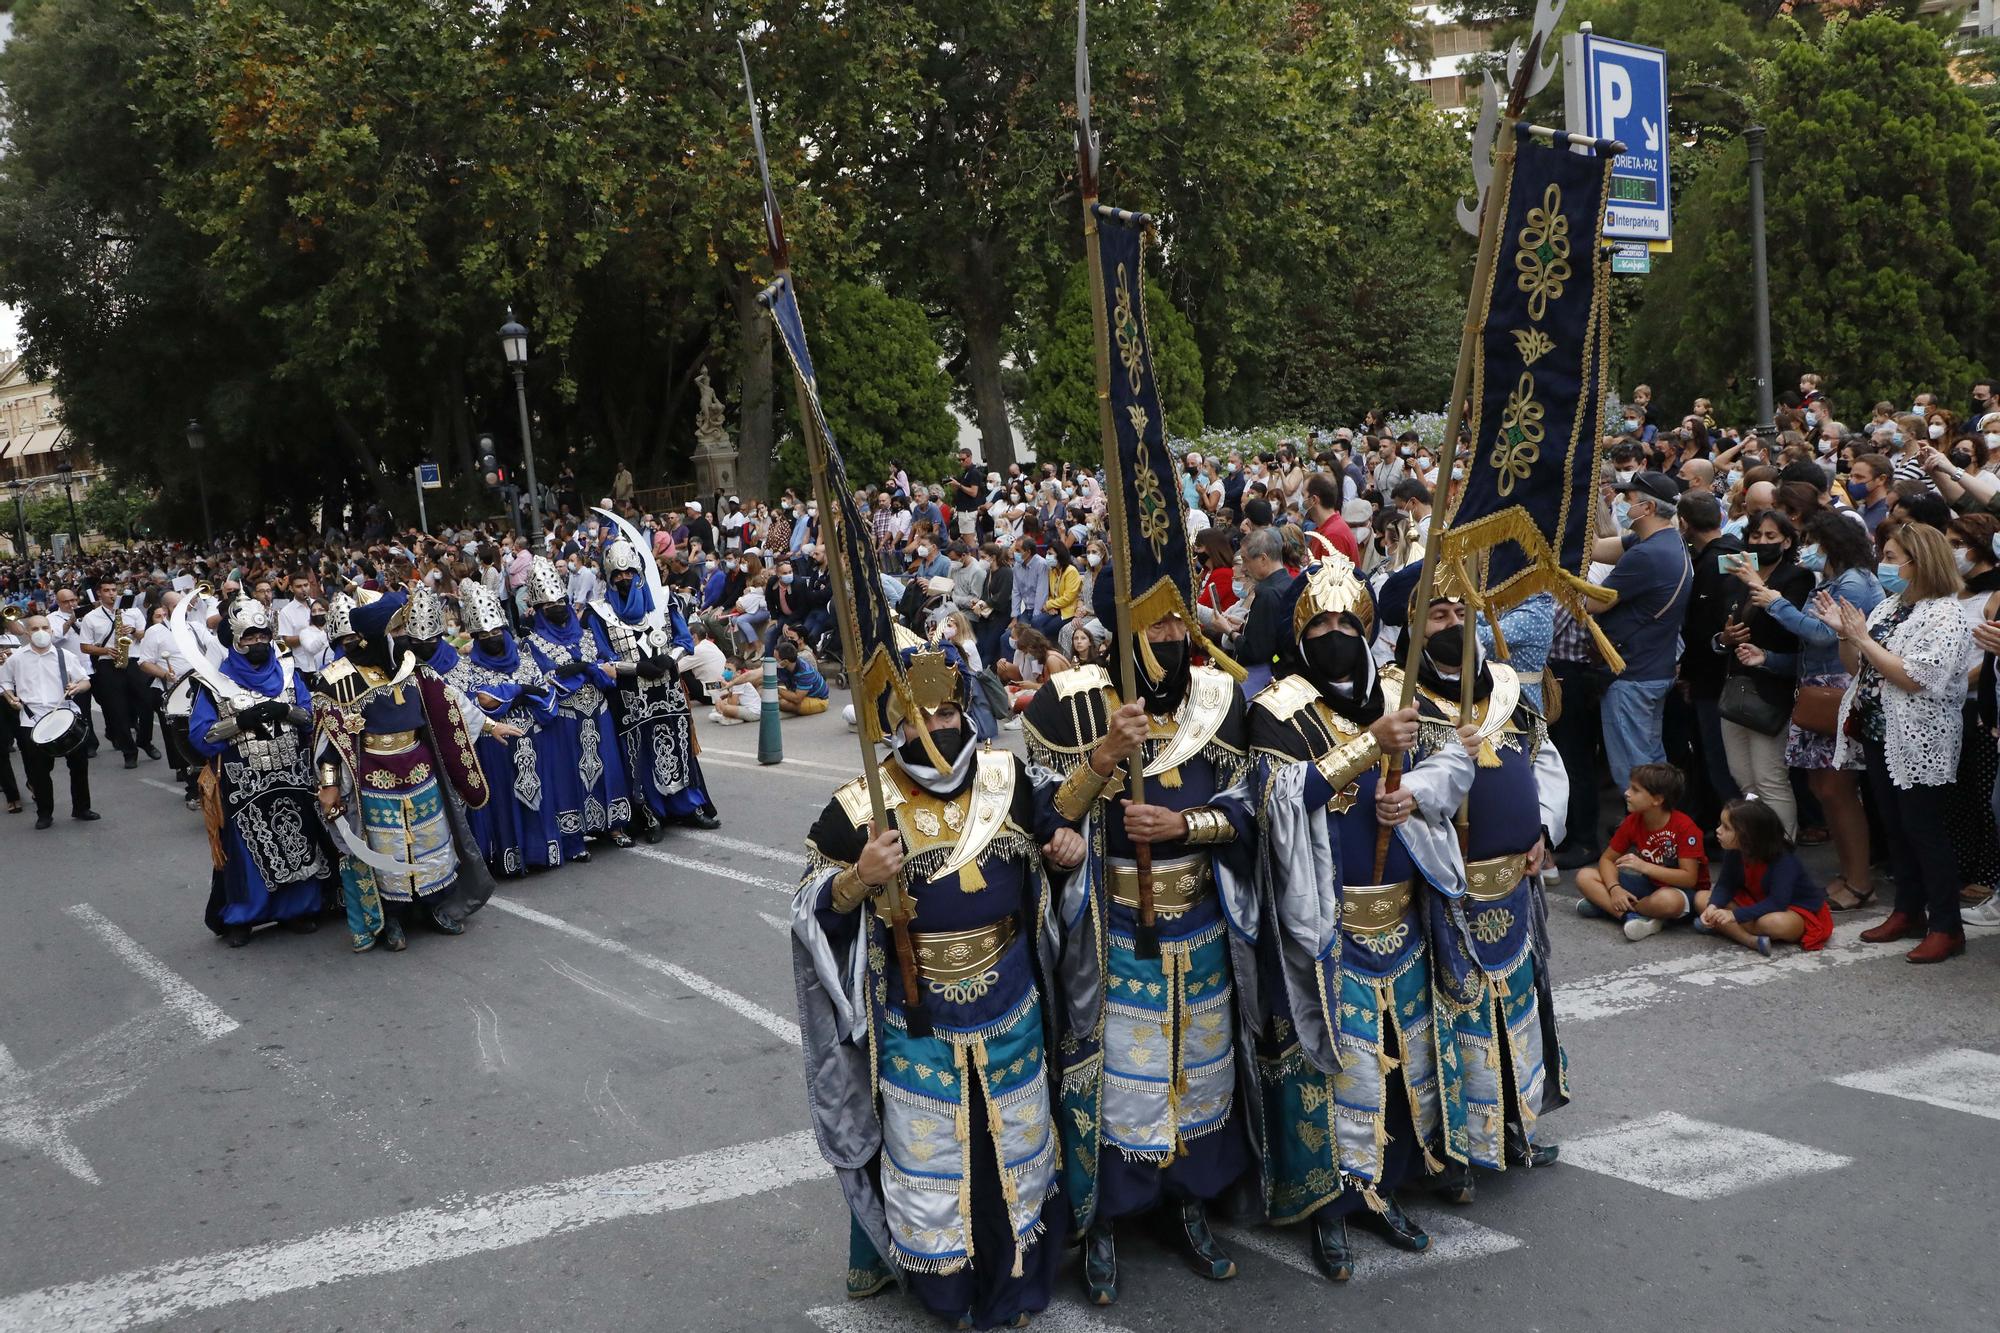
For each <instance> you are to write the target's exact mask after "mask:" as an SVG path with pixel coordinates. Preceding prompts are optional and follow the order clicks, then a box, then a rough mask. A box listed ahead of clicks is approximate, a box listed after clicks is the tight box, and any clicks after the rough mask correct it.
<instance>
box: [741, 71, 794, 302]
mask: <svg viewBox="0 0 2000 1333" xmlns="http://www.w3.org/2000/svg"><path fill="white" fill-rule="evenodd" d="M736 54H737V55H738V56H739V57H740V58H741V59H742V61H743V96H744V97H745V98H747V99H748V100H749V102H750V142H751V143H752V144H754V145H756V148H757V174H758V175H759V176H760V177H762V178H763V181H764V238H765V239H766V240H767V241H769V242H770V245H771V258H772V260H773V262H775V263H777V264H779V265H780V266H782V265H783V264H784V254H783V251H784V248H785V241H784V231H783V229H782V228H781V227H780V225H779V221H778V194H777V191H775V190H773V189H772V188H771V163H770V161H769V160H768V159H766V158H765V156H764V122H763V119H762V118H761V117H760V116H758V114H757V90H756V89H755V88H753V87H752V86H751V84H750V53H749V52H748V51H746V50H744V49H743V41H742V39H741V38H738V39H737V42H736Z"/></svg>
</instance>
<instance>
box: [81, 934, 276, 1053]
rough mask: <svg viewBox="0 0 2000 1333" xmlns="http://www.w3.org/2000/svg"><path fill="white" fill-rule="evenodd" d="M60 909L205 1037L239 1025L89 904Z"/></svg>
mask: <svg viewBox="0 0 2000 1333" xmlns="http://www.w3.org/2000/svg"><path fill="white" fill-rule="evenodd" d="M63 910H64V911H66V912H68V913H69V914H70V915H71V916H73V917H75V918H76V919H77V920H78V921H81V922H82V923H83V925H84V929H86V930H88V931H90V932H91V933H92V934H93V935H96V936H97V937H98V938H99V939H101V940H103V941H104V942H105V943H106V944H108V945H110V946H111V952H113V953H115V954H117V955H118V956H119V957H120V958H121V959H123V960H124V962H125V965H126V966H127V967H129V968H131V969H132V970H133V971H134V972H137V973H138V974H139V975H140V976H142V977H144V978H145V979H146V980H148V981H150V982H152V983H153V985H154V987H156V988H157V989H158V990H159V992H160V1000H161V1002H162V1003H163V1004H165V1005H166V1007H167V1008H169V1009H171V1010H173V1011H174V1012H175V1013H177V1014H179V1015H180V1016H181V1017H182V1018H184V1019H186V1020H187V1022H188V1024H189V1025H190V1026H191V1027H193V1028H194V1030H195V1031H197V1032H199V1033H201V1035H202V1037H203V1039H204V1040H209V1041H212V1040H214V1039H215V1038H217V1037H224V1036H227V1035H229V1034H230V1033H232V1032H234V1031H236V1029H237V1028H238V1027H240V1026H242V1025H241V1024H239V1023H238V1022H237V1021H236V1020H235V1019H233V1018H231V1017H230V1016H229V1015H228V1014H225V1013H223V1012H222V1010H220V1009H218V1008H216V1006H215V1004H214V1003H213V1002H212V1001H210V1000H209V998H208V997H207V996H206V995H203V994H202V993H201V992H200V991H198V990H196V989H195V988H194V987H193V986H190V985H189V984H188V983H187V982H186V981H184V980H183V979H182V978H181V975H180V974H179V973H178V972H175V971H174V970H173V969H172V968H170V967H168V966H167V965H166V964H165V963H163V962H161V961H160V960H159V959H157V958H155V957H154V956H153V955H152V954H151V953H149V952H148V951H147V950H146V948H145V946H144V945H142V944H140V943H139V941H137V940H135V939H133V938H132V937H131V936H130V935H127V934H126V933H125V932H124V931H122V930H120V929H119V928H118V927H117V926H115V925H113V924H112V923H111V922H110V921H109V920H108V919H107V918H106V917H105V915H104V914H103V913H102V912H100V911H98V910H97V909H96V908H95V907H92V906H91V905H90V904H89V903H78V904H76V905H75V906H74V907H66V908H64V909H63Z"/></svg>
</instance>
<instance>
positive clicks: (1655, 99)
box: [1563, 32, 1674, 241]
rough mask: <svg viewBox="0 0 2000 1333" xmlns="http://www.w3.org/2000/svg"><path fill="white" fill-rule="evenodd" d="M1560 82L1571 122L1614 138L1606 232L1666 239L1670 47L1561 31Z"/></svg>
mask: <svg viewBox="0 0 2000 1333" xmlns="http://www.w3.org/2000/svg"><path fill="white" fill-rule="evenodd" d="M1563 88H1564V100H1565V101H1566V103H1567V109H1568V112H1569V124H1570V127H1571V128H1572V129H1574V130H1576V131H1577V132H1578V133H1582V134H1588V135H1592V136H1594V137H1597V138H1603V139H1618V140H1621V141H1622V142H1623V143H1624V144H1625V146H1626V151H1625V153H1624V154H1623V155H1622V156H1620V157H1619V159H1618V162H1617V164H1616V165H1615V166H1613V167H1612V169H1611V197H1610V199H1609V200H1608V201H1607V202H1606V205H1605V210H1604V235H1605V237H1606V238H1607V239H1611V240H1630V241H1671V240H1672V239H1673V235H1674V228H1673V183H1672V178H1671V176H1670V174H1669V171H1668V166H1667V147H1668V145H1667V53H1666V52H1665V51H1662V50H1659V49H1658V48H1656V47H1651V46H1634V45H1632V44H1631V43H1630V42H1615V41H1611V40H1610V39H1608V38H1604V37H1598V36H1596V35H1594V34H1592V33H1588V32H1579V33H1575V34H1573V35H1571V36H1569V37H1565V38H1563Z"/></svg>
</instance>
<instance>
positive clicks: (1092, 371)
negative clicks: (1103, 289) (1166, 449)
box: [1022, 263, 1202, 464]
mask: <svg viewBox="0 0 2000 1333" xmlns="http://www.w3.org/2000/svg"><path fill="white" fill-rule="evenodd" d="M1141 299H1142V300H1143V301H1144V302H1145V307H1146V331H1147V334H1148V335H1149V337H1150V338H1151V340H1152V347H1153V372H1154V374H1155V376H1156V377H1157V378H1158V381H1159V386H1160V402H1161V405H1162V406H1164V407H1165V408H1166V412H1167V425H1166V429H1167V435H1168V437H1169V438H1171V439H1181V440H1189V439H1193V438H1195V437H1196V436H1198V435H1200V434H1201V430H1202V417H1201V401H1202V374H1201V347H1200V345H1199V343H1197V342H1196V340H1195V333H1194V325H1193V324H1191V323H1189V322H1188V318H1187V316H1185V315H1183V314H1182V313H1181V312H1180V311H1179V310H1177V309H1175V308H1174V303H1173V302H1172V301H1170V300H1168V299H1167V293H1166V291H1165V289H1163V288H1162V287H1161V286H1160V284H1159V283H1157V282H1155V281H1153V279H1152V278H1150V277H1149V278H1147V279H1146V283H1145V288H1144V291H1143V294H1142V297H1141ZM1022 408H1023V415H1024V416H1025V417H1026V419H1027V423H1028V438H1029V440H1030V441H1031V442H1032V443H1033V445H1034V448H1035V457H1037V458H1043V459H1056V460H1059V461H1062V462H1067V463H1091V464H1095V463H1097V462H1098V461H1099V460H1101V459H1102V458H1103V456H1104V450H1103V439H1104V437H1103V434H1102V429H1101V427H1100V425H1099V423H1098V415H1097V348H1096V338H1095V334H1094V333H1093V331H1092V327H1091V314H1090V266H1089V265H1088V264H1086V263H1078V264H1073V265H1071V267H1070V273H1069V281H1068V282H1067V283H1066V284H1065V286H1064V288H1063V299H1062V304H1061V305H1060V306H1058V307H1057V308H1056V317H1055V318H1054V319H1053V320H1051V321H1049V322H1048V323H1047V324H1046V325H1045V326H1044V327H1043V330H1042V336H1041V339H1040V341H1039V343H1038V345H1037V347H1036V349H1035V356H1034V362H1033V364H1032V365H1030V366H1029V368H1028V376H1027V389H1026V395H1025V399H1024V401H1023V403H1022Z"/></svg>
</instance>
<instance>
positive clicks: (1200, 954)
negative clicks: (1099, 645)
mask: <svg viewBox="0 0 2000 1333" xmlns="http://www.w3.org/2000/svg"><path fill="white" fill-rule="evenodd" d="M1095 596H1096V611H1097V616H1098V619H1099V620H1100V621H1102V622H1103V623H1104V624H1107V625H1109V624H1114V623H1116V622H1115V618H1114V616H1115V613H1114V610H1113V587H1112V580H1110V579H1099V580H1098V581H1097V585H1096V589H1095ZM1135 638H1140V642H1139V643H1137V644H1135V645H1134V651H1136V652H1137V653H1138V655H1139V661H1140V662H1141V663H1142V664H1143V670H1142V672H1141V677H1142V679H1141V681H1140V686H1139V692H1140V695H1141V697H1140V698H1138V699H1134V700H1131V701H1129V702H1126V701H1123V700H1121V699H1120V698H1119V696H1118V692H1117V690H1116V689H1115V688H1114V686H1113V684H1112V680H1111V676H1110V674H1109V673H1108V672H1107V671H1105V670H1104V668H1102V667H1098V666H1085V667H1075V668H1072V669H1069V670H1065V671H1061V672H1058V673H1056V674H1055V675H1053V676H1051V677H1050V678H1049V680H1048V682H1047V683H1046V684H1045V685H1044V686H1043V687H1042V688H1041V689H1039V690H1037V691H1036V692H1035V697H1034V700H1033V701H1032V702H1031V703H1030V704H1029V706H1028V710H1027V713H1026V715H1025V719H1024V721H1025V729H1026V733H1027V742H1028V762H1029V764H1030V766H1031V768H1032V769H1033V771H1034V772H1035V777H1036V782H1037V785H1038V786H1041V787H1042V788H1044V790H1045V792H1046V795H1047V799H1049V800H1050V801H1051V802H1052V803H1053V805H1054V807H1055V810H1056V812H1057V813H1058V814H1059V815H1061V816H1062V818H1063V819H1065V820H1066V821H1069V822H1071V823H1072V824H1076V825H1079V826H1080V828H1081V832H1082V834H1083V838H1084V842H1085V844H1086V847H1087V853H1086V856H1087V860H1088V870H1087V872H1085V873H1083V874H1080V875H1078V876H1075V877H1073V878H1072V880H1071V882H1070V885H1069V886H1068V890H1067V891H1066V893H1065V898H1064V903H1063V912H1062V917H1063V922H1064V934H1065V940H1064V946H1063V947H1064V951H1065V954H1070V953H1073V952H1074V953H1080V954H1087V955H1088V956H1090V957H1091V958H1095V959H1104V960H1106V961H1105V963H1104V968H1105V970H1104V972H1103V974H1102V975H1101V976H1099V977H1096V978H1094V979H1093V980H1094V985H1095V989H1094V991H1093V993H1092V994H1091V995H1090V997H1089V999H1088V1001H1087V1002H1086V1003H1085V1004H1084V1005H1083V1006H1081V1007H1080V1008H1079V1010H1078V1011H1077V1012H1076V1013H1074V1014H1072V1015H1071V1017H1070V1023H1071V1029H1070V1032H1069V1036H1070V1037H1072V1038H1073V1039H1074V1040H1075V1043H1076V1049H1075V1051H1074V1053H1070V1052H1068V1051H1066V1052H1065V1067H1064V1073H1063V1084H1062V1086H1063V1111H1064V1114H1063V1116H1062V1125H1063V1129H1064V1132H1065V1138H1066V1144H1065V1146H1066V1148H1067V1149H1068V1155H1067V1161H1068V1164H1069V1172H1070V1181H1071V1187H1072V1192H1073V1194H1074V1195H1075V1196H1076V1197H1075V1199H1074V1203H1075V1206H1076V1211H1077V1217H1078V1220H1079V1222H1081V1223H1082V1224H1084V1225H1085V1227H1086V1228H1087V1229H1086V1238H1085V1243H1084V1284H1085V1287H1086V1290H1087V1292H1088V1295H1089V1297H1090V1299H1091V1300H1092V1301H1093V1302H1094V1303H1096V1304H1099V1305H1109V1304H1111V1303H1112V1302H1113V1301H1115V1300H1117V1298H1118V1261H1117V1249H1116V1245H1115V1241H1114V1236H1113V1223H1114V1222H1115V1221H1116V1220H1117V1219H1118V1218H1121V1217H1131V1216H1134V1215H1137V1214H1139V1213H1142V1212H1145V1211H1147V1210H1149V1209H1151V1208H1153V1207H1154V1206H1156V1205H1158V1204H1161V1203H1165V1202H1171V1203H1172V1205H1173V1206H1174V1208H1175V1209H1176V1210H1177V1212H1178V1223H1179V1225H1178V1228H1177V1230H1178V1235H1179V1238H1180V1240H1181V1243H1182V1246H1183V1250H1184V1258H1185V1259H1186V1260H1187V1261H1188V1263H1189V1265H1190V1266H1191V1267H1192V1268H1193V1269H1194V1271H1195V1272H1196V1273H1198V1274H1200V1275H1201V1276H1203V1277H1206V1278H1209V1279H1211V1280H1215V1281H1223V1280H1226V1279H1228V1278H1232V1277H1234V1276H1236V1264H1235V1262H1234V1261H1233V1260H1232V1259H1230V1257H1229V1256H1228V1255H1227V1254H1226V1253H1224V1252H1223V1250H1222V1247H1221V1246H1220V1245H1218V1244H1217V1243H1216V1240H1215V1237H1214V1236H1213V1235H1212V1234H1211V1233H1210V1231H1209V1226H1208V1215H1207V1201H1208V1200H1210V1199H1213V1198H1215V1197H1216V1196H1218V1195H1219V1194H1221V1193H1222V1192H1223V1191H1224V1190H1226V1189H1227V1188H1229V1186H1230V1185H1231V1184H1233V1183H1234V1182H1235V1180H1236V1179H1237V1177H1238V1176H1239V1175H1241V1174H1242V1173H1243V1171H1244V1169H1245V1168H1246V1167H1247V1166H1249V1165H1250V1162H1251V1149H1250V1140H1249V1137H1248V1130H1247V1128H1246V1123H1245V1117H1244V1116H1243V1115H1241V1114H1239V1112H1238V1111H1237V1107H1236V1081H1237V1068H1236V1062H1237V1058H1238V1053H1239V1051H1240V1050H1241V1047H1240V1044H1239V1041H1238V1036H1237V1032H1236V1019H1235V1006H1234V1002H1233V998H1232V997H1233V994H1234V982H1233V978H1234V977H1235V976H1236V974H1237V972H1238V971H1239V970H1241V969H1248V968H1251V967H1253V966H1254V964H1253V962H1252V960H1250V958H1249V957H1248V948H1247V945H1245V944H1244V943H1243V942H1242V941H1241V940H1239V939H1238V937H1237V936H1235V935H1234V934H1232V933H1231V932H1229V931H1228V929H1227V927H1226V922H1225V914H1224V908H1223V903H1222V897H1223V896H1225V895H1227V896H1229V897H1230V898H1231V899H1232V900H1233V901H1234V903H1235V906H1234V907H1233V908H1232V910H1231V912H1230V913H1229V915H1230V917H1232V918H1233V919H1235V920H1237V921H1238V922H1244V921H1247V920H1249V919H1250V913H1251V912H1252V911H1253V910H1254V888H1253V886H1252V885H1251V883H1250V877H1249V873H1248V872H1249V864H1250V860H1251V857H1250V845H1249V844H1250V840H1251V838H1252V836H1253V831H1254V830H1253V816H1252V813H1251V810H1250V805H1249V800H1248V788H1247V787H1246V786H1245V781H1244V780H1245V778H1246V776H1247V774H1248V771H1249V755H1248V749H1247V743H1246V742H1247V733H1246V726H1245V721H1244V710H1243V695H1242V692H1241V691H1240V690H1238V689H1237V687H1236V682H1235V681H1234V680H1233V679H1232V678H1231V677H1230V675H1229V674H1227V673H1226V672H1224V671H1222V670H1220V669H1217V668H1215V667H1207V666H1203V667H1197V666H1195V665H1194V664H1193V662H1192V652H1193V648H1194V645H1193V644H1192V643H1191V642H1190V641H1189V635H1188V631H1187V626H1186V624H1185V623H1184V622H1183V621H1182V620H1181V619H1180V618H1179V617H1178V616H1177V615H1168V616H1166V617H1165V618H1163V619H1161V620H1160V621H1158V622H1157V623H1155V624H1153V625H1151V626H1148V627H1147V628H1146V629H1145V630H1143V631H1140V632H1138V633H1137V634H1135ZM1135 756H1136V762H1140V763H1142V764H1143V765H1144V772H1145V775H1146V784H1147V785H1146V797H1147V803H1146V804H1142V805H1133V804H1130V803H1128V802H1126V801H1125V800H1123V799H1122V798H1123V794H1124V792H1125V790H1126V786H1125V781H1124V779H1123V777H1122V776H1121V775H1120V768H1121V766H1122V765H1124V764H1125V763H1126V762H1127V761H1128V760H1134V759H1135ZM1139 843H1145V844H1149V845H1150V847H1151V856H1152V877H1151V882H1152V886H1153V896H1152V899H1151V901H1152V903H1153V906H1154V909H1155V921H1154V922H1153V923H1151V924H1152V925H1153V927H1154V930H1155V931H1156V932H1157V935H1156V940H1157V942H1154V937H1153V934H1152V932H1149V931H1148V930H1147V929H1146V924H1147V923H1145V922H1143V921H1142V920H1141V915H1142V914H1141V908H1142V902H1143V895H1142V892H1141V888H1140V884H1141V881H1140V875H1139V870H1138V861H1137V852H1136V850H1135V844H1139ZM1163 1037H1164V1041H1162V1038H1163Z"/></svg>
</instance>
